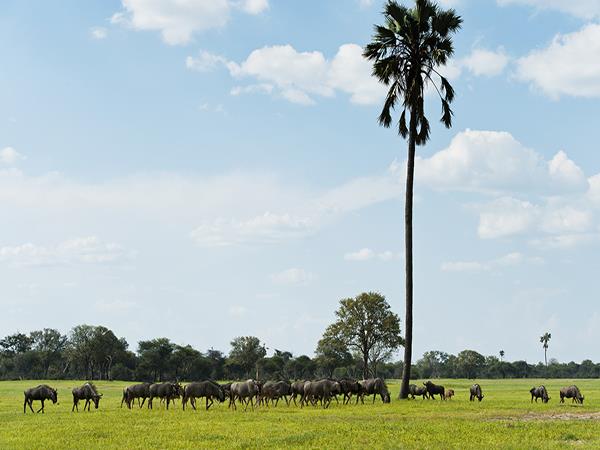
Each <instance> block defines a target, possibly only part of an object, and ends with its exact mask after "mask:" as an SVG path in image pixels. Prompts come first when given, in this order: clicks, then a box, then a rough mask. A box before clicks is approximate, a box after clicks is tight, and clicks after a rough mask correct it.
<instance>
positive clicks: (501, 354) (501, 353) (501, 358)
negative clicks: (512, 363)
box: [500, 350, 504, 361]
mask: <svg viewBox="0 0 600 450" xmlns="http://www.w3.org/2000/svg"><path fill="white" fill-rule="evenodd" d="M500 361H504V350H500Z"/></svg>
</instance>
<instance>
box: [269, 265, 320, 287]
mask: <svg viewBox="0 0 600 450" xmlns="http://www.w3.org/2000/svg"><path fill="white" fill-rule="evenodd" d="M270 278H271V281H272V282H273V283H275V284H281V285H288V286H304V285H307V284H309V283H310V282H311V281H313V280H314V279H315V275H314V274H312V273H310V272H307V271H306V270H304V269H298V268H292V269H287V270H284V271H283V272H279V273H275V274H272V275H271V277H270Z"/></svg>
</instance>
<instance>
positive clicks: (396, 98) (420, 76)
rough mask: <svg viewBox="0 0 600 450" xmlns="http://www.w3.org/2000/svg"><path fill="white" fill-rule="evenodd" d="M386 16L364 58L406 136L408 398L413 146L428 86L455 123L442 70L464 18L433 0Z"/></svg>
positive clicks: (419, 141) (422, 132)
mask: <svg viewBox="0 0 600 450" xmlns="http://www.w3.org/2000/svg"><path fill="white" fill-rule="evenodd" d="M383 16H384V18H385V23H384V25H376V26H375V33H374V35H373V38H372V41H371V43H369V44H368V45H367V46H366V47H365V49H364V52H363V56H365V57H366V58H367V59H369V60H370V61H373V75H374V76H375V77H377V78H378V79H379V81H380V82H382V83H383V84H385V85H386V86H389V89H388V93H387V97H386V99H385V103H384V105H383V110H382V111H381V114H380V115H379V124H380V125H382V126H384V127H386V128H388V127H390V125H391V124H392V111H393V110H394V109H395V108H396V106H398V107H399V109H401V110H402V113H401V114H400V117H399V119H398V132H399V134H400V135H401V136H402V137H403V138H405V139H406V138H407V137H408V162H407V168H406V201H405V210H404V245H405V254H406V258H405V260H406V268H405V272H406V273H405V283H406V325H405V326H406V332H405V333H406V335H405V344H404V369H403V372H402V386H401V388H400V398H408V385H409V382H410V368H411V359H412V328H413V261H412V252H413V235H412V216H413V184H414V172H415V150H416V146H417V145H424V144H425V143H426V142H427V141H428V140H429V131H430V127H429V121H428V120H427V118H426V117H425V107H424V97H425V88H426V86H428V85H432V86H433V87H434V88H435V91H436V92H437V94H438V95H439V97H440V99H441V101H442V118H441V121H442V123H443V124H444V125H445V126H446V127H447V128H450V127H451V126H452V110H451V109H450V103H452V100H453V99H454V89H453V88H452V86H451V85H450V83H449V82H448V80H447V79H446V78H444V77H443V76H442V75H440V73H439V71H438V69H439V67H440V66H443V65H445V64H446V62H447V61H448V59H449V58H450V57H451V56H452V54H453V53H454V48H453V44H452V38H451V35H452V34H453V33H455V32H456V31H458V30H459V29H460V26H461V24H462V19H461V17H460V16H458V15H456V12H455V11H454V10H453V9H449V10H442V9H440V8H439V7H438V6H437V5H436V4H435V3H433V2H431V1H430V0H415V5H414V7H413V8H407V7H405V6H403V5H400V4H399V3H398V2H396V1H394V0H388V2H387V3H386V5H385V9H384V11H383ZM434 78H436V79H438V80H439V83H436V81H434ZM407 114H408V116H409V117H408V125H407Z"/></svg>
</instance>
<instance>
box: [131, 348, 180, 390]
mask: <svg viewBox="0 0 600 450" xmlns="http://www.w3.org/2000/svg"><path fill="white" fill-rule="evenodd" d="M174 349H175V344H173V343H172V342H171V341H170V340H169V339H167V338H158V339H152V340H150V341H140V342H139V343H138V355H139V364H138V368H137V369H138V373H139V376H140V378H150V379H151V380H152V381H156V380H157V381H163V380H164V376H165V374H166V373H167V371H168V370H169V367H170V365H169V362H170V360H171V355H172V354H173V350H174Z"/></svg>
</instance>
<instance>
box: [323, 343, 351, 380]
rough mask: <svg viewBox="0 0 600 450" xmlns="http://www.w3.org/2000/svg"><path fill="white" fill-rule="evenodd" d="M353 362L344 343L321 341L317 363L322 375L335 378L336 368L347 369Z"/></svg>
mask: <svg viewBox="0 0 600 450" xmlns="http://www.w3.org/2000/svg"><path fill="white" fill-rule="evenodd" d="M352 362H353V361H352V355H351V354H350V352H349V351H348V347H347V346H346V345H345V344H344V343H343V342H341V341H338V340H334V339H325V338H324V339H321V340H319V343H318V344H317V350H316V351H315V363H316V365H317V368H318V369H319V370H320V372H321V373H322V374H324V375H325V376H327V377H333V372H334V371H335V369H336V368H338V367H347V366H349V365H351V364H352Z"/></svg>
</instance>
